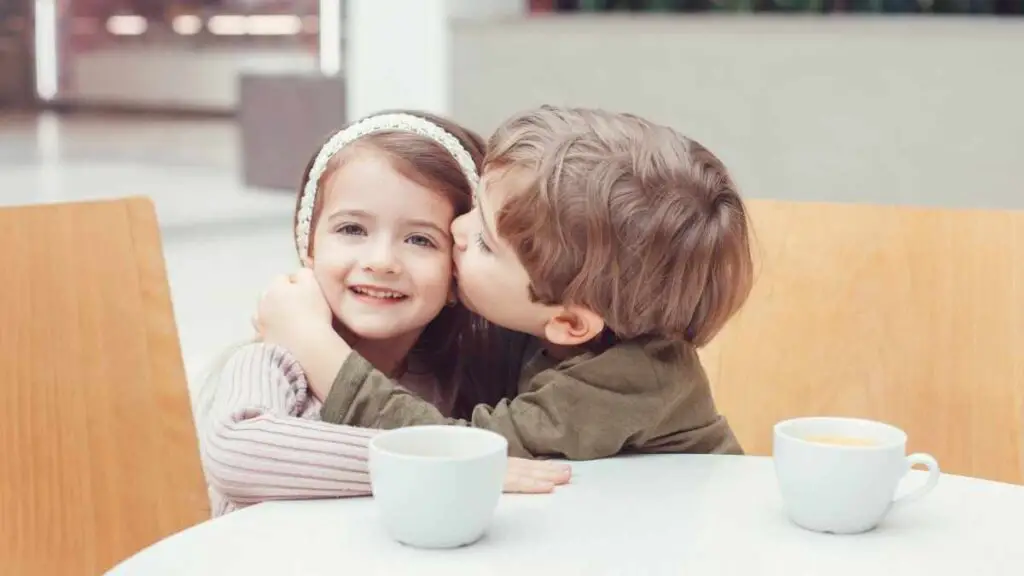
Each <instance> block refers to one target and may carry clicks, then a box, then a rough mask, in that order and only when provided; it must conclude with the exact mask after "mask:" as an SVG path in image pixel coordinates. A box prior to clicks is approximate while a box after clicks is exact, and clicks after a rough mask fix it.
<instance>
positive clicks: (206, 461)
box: [194, 343, 377, 516]
mask: <svg viewBox="0 0 1024 576" xmlns="http://www.w3.org/2000/svg"><path fill="white" fill-rule="evenodd" d="M217 376H218V377H217V378H215V379H213V380H211V381H210V382H207V383H206V385H205V386H204V387H203V389H202V390H200V391H199V394H198V395H197V398H196V403H195V410H194V414H195V419H196V425H197V428H198V436H199V448H200V454H201V459H202V463H203V469H204V471H205V473H206V480H207V483H208V485H209V492H210V500H211V506H212V511H213V515H214V516H220V515H222V514H226V513H228V512H230V511H232V510H235V509H237V508H240V507H243V506H246V505H250V504H256V503H259V502H263V501H267V500H286V499H287V500H293V499H304V498H332V497H343V496H366V495H369V494H370V477H369V472H368V470H367V463H366V460H367V456H368V443H369V441H370V438H372V437H373V436H374V434H376V432H377V431H376V430H372V429H368V428H357V427H353V426H339V425H337V424H328V423H326V422H321V421H320V408H321V403H320V402H319V401H318V400H317V399H316V398H314V397H313V395H312V394H311V393H310V392H309V389H308V387H307V384H306V378H305V375H304V374H303V373H302V369H301V367H300V366H299V365H298V363H297V362H296V361H295V360H294V359H293V358H292V357H291V355H290V354H289V353H288V352H287V351H286V350H284V349H283V348H280V347H277V346H271V345H265V344H261V343H252V344H247V345H245V346H243V347H241V348H239V349H238V350H236V351H235V352H234V353H233V354H232V355H231V357H230V358H229V359H228V360H227V362H226V363H225V365H224V366H223V368H222V369H221V370H220V371H219V372H218V375H217Z"/></svg>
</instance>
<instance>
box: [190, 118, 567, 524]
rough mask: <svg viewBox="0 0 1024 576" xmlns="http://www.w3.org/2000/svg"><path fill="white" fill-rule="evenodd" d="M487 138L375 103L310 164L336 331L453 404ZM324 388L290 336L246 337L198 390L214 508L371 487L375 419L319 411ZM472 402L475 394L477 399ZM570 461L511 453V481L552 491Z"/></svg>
mask: <svg viewBox="0 0 1024 576" xmlns="http://www.w3.org/2000/svg"><path fill="white" fill-rule="evenodd" d="M483 147H484V145H483V141H482V140H481V139H480V138H479V137H478V136H476V135H475V134H472V133H471V132H469V131H467V130H465V129H463V128H461V127H459V126H457V125H456V124H454V123H452V122H450V121H447V120H445V119H443V118H439V117H436V116H432V115H428V114H423V113H410V112H403V113H386V114H379V115H375V116H371V117H369V118H366V119H364V120H361V121H359V122H356V123H355V124H353V125H351V126H349V127H348V128H346V129H344V130H342V131H341V132H339V133H337V134H335V135H334V136H333V137H332V138H331V139H330V140H329V141H328V142H327V143H326V144H325V145H324V146H323V148H322V149H321V150H320V151H319V153H318V154H317V155H316V156H315V157H314V158H313V159H312V160H311V162H310V164H309V166H307V168H306V173H305V175H304V178H303V183H302V188H301V190H300V193H299V199H298V202H297V205H296V213H295V241H296V246H297V249H298V252H299V257H300V259H301V260H302V262H303V264H304V266H305V268H306V269H308V270H310V271H311V273H312V275H313V276H314V277H315V278H316V280H317V282H318V284H319V285H320V287H321V290H322V291H323V293H324V295H325V296H326V300H327V302H328V303H329V307H330V312H331V313H332V315H333V318H334V326H335V330H336V331H338V333H339V335H341V336H342V337H343V338H344V339H345V340H346V341H347V342H349V343H350V345H351V346H352V347H353V349H355V350H357V351H358V352H359V353H360V354H361V355H362V356H363V357H364V358H366V359H367V360H369V361H370V362H371V363H372V364H373V365H374V366H375V367H376V368H377V369H379V370H381V371H382V372H385V373H387V374H388V375H390V376H391V377H392V378H395V379H397V380H398V381H399V382H400V383H401V384H402V385H403V386H404V387H405V388H407V389H408V390H409V391H410V392H412V393H414V394H416V395H418V396H420V397H421V398H423V399H425V400H428V401H430V402H431V403H432V404H434V405H435V406H437V408H438V409H439V410H441V411H442V412H443V413H446V414H453V415H458V413H459V410H458V409H457V408H456V406H457V405H460V406H461V405H466V404H469V403H466V402H457V400H458V396H459V395H460V390H459V389H458V388H457V387H456V386H455V385H453V384H451V383H452V382H453V381H455V380H456V379H455V378H454V377H453V376H454V373H455V370H456V367H457V365H458V361H459V359H458V349H457V344H458V339H459V338H458V337H459V335H460V334H461V333H463V331H464V330H465V329H466V328H468V313H467V311H466V310H465V309H464V308H463V307H462V306H461V305H460V304H459V303H458V301H457V299H456V297H455V291H454V288H453V286H452V260H451V250H452V239H451V236H450V232H449V230H450V226H451V223H452V220H453V219H454V218H455V217H456V216H458V215H460V214H463V213H465V212H467V211H468V210H469V209H470V205H471V195H472V191H473V190H474V188H475V187H476V185H477V182H478V179H479V177H478V167H479V165H480V163H481V160H482V157H483ZM321 402H322V398H318V397H317V396H316V394H315V391H314V390H312V389H311V388H310V387H309V386H308V383H307V380H306V378H305V375H304V374H303V371H302V368H301V367H300V366H299V365H298V364H297V363H296V362H295V361H294V359H293V358H292V357H291V355H290V354H289V353H288V352H287V351H286V350H284V349H282V348H279V347H275V346H271V345H269V344H262V343H260V342H255V343H252V344H248V345H246V346H244V347H242V348H241V349H239V350H238V351H236V352H235V353H234V354H233V355H232V356H231V357H230V358H229V359H228V361H227V362H226V364H225V366H224V368H223V369H222V370H220V372H219V377H218V379H217V381H216V382H214V383H213V385H212V386H207V387H206V389H204V391H202V392H201V394H200V396H199V398H197V408H196V419H197V423H198V426H199V436H200V450H201V454H202V460H203V465H204V469H205V471H206V475H207V480H208V482H209V484H210V492H211V501H212V504H213V513H214V515H215V516H216V515H221V514H224V513H226V512H229V511H231V510H233V509H235V508H238V507H240V506H244V505H247V504H253V503H257V502H261V501H265V500H273V499H297V498H323V497H337V496H355V495H368V494H370V482H369V475H368V472H367V466H366V458H367V452H368V451H367V443H368V441H369V439H370V438H372V437H373V435H374V434H375V431H374V430H372V429H365V428H353V427H347V426H337V425H332V424H327V423H324V422H321V421H320V409H321V406H322V404H321ZM469 405H471V404H469ZM568 478H569V469H568V467H567V466H564V465H559V464H554V463H546V462H536V461H528V460H520V459H511V460H510V462H509V475H508V477H507V479H506V490H507V491H516V492H548V491H550V490H552V489H553V487H554V485H555V484H561V483H564V482H566V481H568Z"/></svg>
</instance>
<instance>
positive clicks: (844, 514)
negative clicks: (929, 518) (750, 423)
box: [772, 417, 940, 534]
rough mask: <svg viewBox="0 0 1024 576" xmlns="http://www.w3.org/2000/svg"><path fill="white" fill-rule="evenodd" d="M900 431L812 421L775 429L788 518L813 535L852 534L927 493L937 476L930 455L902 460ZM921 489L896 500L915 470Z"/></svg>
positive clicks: (858, 422) (848, 421)
mask: <svg viewBox="0 0 1024 576" xmlns="http://www.w3.org/2000/svg"><path fill="white" fill-rule="evenodd" d="M906 445H907V435H906V433H905V432H904V431H903V430H900V429H899V428H896V427H895V426H891V425H889V424H884V423H882V422H876V421H873V420H862V419H857V418H833V417H812V418H796V419H793V420H786V421H783V422H779V423H778V424H776V425H775V430H774V445H773V449H772V457H773V459H774V462H775V474H776V477H777V479H778V482H779V490H780V491H781V493H782V501H783V506H784V507H785V510H786V514H787V515H788V516H789V518H790V520H792V521H793V523H794V524H796V525H798V526H800V527H802V528H806V529H808V530H813V531H816V532H828V533H834V534H856V533H860V532H866V531H868V530H871V529H873V528H875V527H876V526H878V524H879V523H880V522H881V521H882V520H883V519H884V518H885V516H886V515H887V514H888V513H889V512H890V511H891V510H892V509H893V507H894V505H902V504H903V503H905V502H909V501H910V500H913V499H917V498H919V497H921V496H924V495H925V494H927V493H928V492H930V491H931V490H932V489H933V488H934V487H935V485H936V483H938V481H939V476H940V471H939V464H938V462H936V461H935V458H933V457H932V456H930V455H928V454H911V455H910V456H907V455H906ZM918 464H919V465H923V466H925V467H927V468H928V477H927V479H926V481H925V483H924V485H922V486H920V487H919V488H917V489H915V490H914V491H912V492H910V493H909V494H907V495H905V496H901V497H899V498H895V495H896V489H897V488H898V487H899V484H900V481H901V480H902V479H903V477H904V476H905V475H906V473H907V472H908V471H909V470H910V469H911V467H913V466H914V465H918Z"/></svg>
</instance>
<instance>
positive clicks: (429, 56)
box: [343, 0, 527, 120]
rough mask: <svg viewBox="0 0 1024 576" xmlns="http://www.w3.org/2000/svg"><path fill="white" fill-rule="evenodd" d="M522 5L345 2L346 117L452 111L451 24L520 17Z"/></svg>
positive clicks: (517, 1) (515, 0) (489, 0)
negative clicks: (400, 110) (409, 110)
mask: <svg viewBox="0 0 1024 576" xmlns="http://www.w3.org/2000/svg"><path fill="white" fill-rule="evenodd" d="M526 10H527V2H526V0H347V2H346V14H345V41H344V59H345V66H344V70H343V74H344V77H345V85H346V86H345V91H346V103H345V105H346V106H345V107H346V116H347V117H348V119H349V120H355V119H357V118H361V117H363V116H366V115H368V114H372V113H374V112H377V111H379V110H383V109H388V108H412V109H418V110H426V111H428V112H434V113H436V114H449V113H450V112H451V94H450V90H451V86H452V73H451V62H452V55H451V46H452V41H451V26H450V24H451V21H452V20H453V19H461V18H496V17H509V16H515V15H521V14H525V13H526Z"/></svg>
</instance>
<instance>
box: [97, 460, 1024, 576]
mask: <svg viewBox="0 0 1024 576" xmlns="http://www.w3.org/2000/svg"><path fill="white" fill-rule="evenodd" d="M923 480H924V473H923V472H918V471H912V472H911V474H910V476H909V477H908V478H907V479H906V480H905V481H904V485H903V489H904V490H906V489H909V488H911V487H913V486H914V485H916V484H917V483H919V482H922V481H923ZM408 573H415V574H444V575H446V576H450V575H453V574H474V575H477V574H516V575H518V576H533V575H535V574H559V575H562V576H565V575H568V574H588V575H591V574H644V575H653V574H673V575H678V574H701V575H703V574H708V575H712V574H713V575H721V574H745V575H746V574H758V575H768V574H786V575H794V574H815V575H821V574H827V575H829V576H838V575H843V574H858V575H864V574H893V575H900V576H906V575H909V574H958V575H959V574H975V573H977V574H984V575H986V576H994V575H1001V574H1007V575H1009V574H1014V575H1020V574H1024V486H1016V485H1010V484H1002V483H997V482H989V481H985V480H979V479H972V478H966V477H962V476H953V475H943V476H942V478H941V479H940V481H939V484H938V486H937V487H936V488H935V490H933V491H932V492H931V493H930V494H928V495H926V496H925V497H924V498H922V499H921V500H919V501H916V502H913V503H911V504H909V505H907V506H906V507H904V508H902V509H899V510H896V511H894V512H893V513H892V514H890V515H889V516H888V517H887V518H886V520H885V521H884V522H883V524H882V525H880V526H879V527H878V528H877V529H875V530H874V531H872V532H868V533H865V534H860V535H855V536H836V535H826V534H818V533H814V532H809V531H806V530H803V529H801V528H798V527H796V526H795V525H793V524H791V523H790V522H789V521H788V520H787V519H786V517H785V515H784V513H783V510H782V503H781V499H780V496H779V494H778V485H777V483H776V480H775V473H774V467H773V466H772V461H771V459H769V458H762V457H752V456H691V455H656V456H629V457H619V458H613V459H608V460H599V461H593V462H576V463H574V464H573V481H572V483H571V484H570V485H568V486H564V487H560V488H559V489H558V490H557V491H556V492H555V493H553V494H545V495H505V496H503V497H502V500H501V502H500V504H499V505H498V509H497V511H496V514H495V518H494V522H493V524H492V526H491V529H490V530H489V532H488V534H487V535H486V536H485V537H484V538H483V539H482V540H480V541H479V542H477V543H476V544H475V545H472V546H468V547H465V548H460V549H455V550H419V549H414V548H409V547H406V546H403V545H401V544H398V543H396V542H394V541H392V540H390V539H389V538H388V537H387V535H386V534H385V533H384V530H383V528H382V526H381V524H380V522H379V520H378V518H377V511H376V508H375V507H374V501H373V499H371V498H347V499H334V500H315V501H289V502H270V503H265V504H260V505H257V506H251V507H248V508H244V509H242V510H239V511H236V512H233V513H230V514H227V515H225V516H222V517H220V518H217V519H214V520H211V521H209V522H205V523H203V524H200V525H198V526H195V527H193V528H191V529H188V530H185V531H184V532H181V533H179V534H176V535H174V536H172V537H170V538H167V539H165V540H163V541H161V542H159V543H157V544H155V545H154V546H152V547H150V548H148V549H146V550H143V551H142V552H140V553H139V554H137V555H135V556H134V557H132V558H130V559H128V560H126V561H125V562H123V563H122V564H121V565H120V566H118V567H117V568H115V569H114V570H113V571H112V572H110V574H115V575H124V574H140V575H145V576H159V575H163V574H187V575H200V574H217V575H230V574H254V575H263V574H266V575H273V576H284V575H289V574H301V575H304V576H314V575H320V574H324V575H327V574H330V575H331V576H337V575H339V574H343V575H345V574H348V575H357V574H359V575H361V574H388V575H392V574H408Z"/></svg>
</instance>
